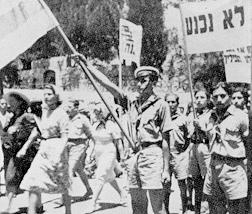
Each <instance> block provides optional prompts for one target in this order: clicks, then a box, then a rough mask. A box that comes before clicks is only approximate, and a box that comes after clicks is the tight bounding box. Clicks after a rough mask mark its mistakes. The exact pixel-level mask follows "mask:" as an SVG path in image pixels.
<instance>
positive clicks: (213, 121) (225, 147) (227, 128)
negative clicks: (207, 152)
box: [207, 106, 249, 158]
mask: <svg viewBox="0 0 252 214" xmlns="http://www.w3.org/2000/svg"><path fill="white" fill-rule="evenodd" d="M248 127H249V120H248V115H247V114H246V113H244V112H243V111H242V110H240V109H237V108H235V107H234V106H230V107H229V108H228V109H227V111H226V113H225V115H224V119H223V120H220V119H219V118H218V117H217V115H216V114H215V113H214V112H213V113H212V114H211V117H210V118H209V121H208V124H207V133H208V135H209V139H210V143H211V144H212V145H211V147H212V150H211V153H216V154H219V155H222V156H227V157H233V158H245V157H246V152H245V146H244V140H243V139H244V138H245V137H247V136H248Z"/></svg>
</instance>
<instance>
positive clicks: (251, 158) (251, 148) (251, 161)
mask: <svg viewBox="0 0 252 214" xmlns="http://www.w3.org/2000/svg"><path fill="white" fill-rule="evenodd" d="M250 8H252V4H251V2H250ZM250 33H251V35H250V37H251V44H250V45H251V49H250V51H251V53H250V54H251V61H250V66H251V71H250V74H251V77H250V109H249V136H248V139H247V143H246V150H247V151H246V153H247V159H248V162H247V165H248V184H249V185H248V213H249V214H252V171H251V170H252V145H251V143H250V142H251V140H252V15H251V17H250Z"/></svg>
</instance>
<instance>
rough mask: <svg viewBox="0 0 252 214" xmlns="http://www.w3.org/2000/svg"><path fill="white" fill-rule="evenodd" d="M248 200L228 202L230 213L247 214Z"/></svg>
mask: <svg viewBox="0 0 252 214" xmlns="http://www.w3.org/2000/svg"><path fill="white" fill-rule="evenodd" d="M246 205H247V199H246V198H242V199H237V200H229V201H228V212H229V214H245V213H246V210H247V207H246Z"/></svg>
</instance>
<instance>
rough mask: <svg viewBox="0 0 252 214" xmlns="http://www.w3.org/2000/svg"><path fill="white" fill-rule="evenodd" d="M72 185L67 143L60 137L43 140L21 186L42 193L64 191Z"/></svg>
mask: <svg viewBox="0 0 252 214" xmlns="http://www.w3.org/2000/svg"><path fill="white" fill-rule="evenodd" d="M70 185H71V181H70V176H69V171H68V153H67V147H66V144H64V143H63V142H62V139H60V138H52V139H48V140H44V141H42V142H41V144H40V147H39V151H38V153H37V155H36V156H35V158H34V160H33V162H32V164H31V167H30V169H29V170H28V172H27V173H26V175H25V176H24V178H23V181H22V183H21V185H20V188H21V189H23V190H27V191H35V192H40V193H53V194H54V193H64V192H66V191H67V189H69V187H70Z"/></svg>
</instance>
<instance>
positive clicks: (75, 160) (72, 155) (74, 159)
mask: <svg viewBox="0 0 252 214" xmlns="http://www.w3.org/2000/svg"><path fill="white" fill-rule="evenodd" d="M67 147H68V155H69V161H68V164H69V171H70V172H71V173H74V172H73V171H74V169H75V168H76V166H77V164H79V163H84V161H85V157H86V150H87V148H88V144H87V143H85V144H83V143H81V144H76V143H72V142H68V143H67Z"/></svg>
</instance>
